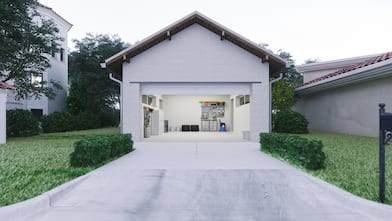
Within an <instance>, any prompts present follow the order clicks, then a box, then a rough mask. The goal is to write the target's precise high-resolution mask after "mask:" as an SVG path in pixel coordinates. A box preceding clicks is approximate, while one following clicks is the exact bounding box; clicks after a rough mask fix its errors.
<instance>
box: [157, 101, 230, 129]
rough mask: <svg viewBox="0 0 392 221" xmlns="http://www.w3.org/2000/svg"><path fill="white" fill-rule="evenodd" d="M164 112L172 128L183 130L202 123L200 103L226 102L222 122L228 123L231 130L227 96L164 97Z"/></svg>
mask: <svg viewBox="0 0 392 221" xmlns="http://www.w3.org/2000/svg"><path fill="white" fill-rule="evenodd" d="M162 98H163V99H162V101H163V112H164V118H165V120H168V121H169V128H170V127H178V128H181V125H183V124H196V125H200V123H201V120H200V118H201V104H200V101H208V100H210V101H224V102H225V116H224V118H223V119H222V122H224V123H226V126H227V128H228V130H231V122H230V119H231V116H230V114H231V113H230V96H228V95H227V96H225V95H217V96H213V95H206V96H199V95H196V96H189V95H184V96H182V95H164V96H162Z"/></svg>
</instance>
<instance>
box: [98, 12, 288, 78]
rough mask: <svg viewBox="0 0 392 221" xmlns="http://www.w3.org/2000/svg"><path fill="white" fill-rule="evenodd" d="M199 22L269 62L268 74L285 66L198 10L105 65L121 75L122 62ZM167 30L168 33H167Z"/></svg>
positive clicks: (284, 63)
mask: <svg viewBox="0 0 392 221" xmlns="http://www.w3.org/2000/svg"><path fill="white" fill-rule="evenodd" d="M193 24H199V25H201V26H202V27H204V28H206V29H208V30H210V31H211V32H213V33H215V34H216V35H218V36H221V37H222V38H223V39H225V40H228V41H230V42H232V43H233V44H235V45H237V46H239V47H241V48H242V49H244V50H246V51H248V52H249V53H251V54H253V55H255V56H257V57H259V58H260V59H261V61H260V62H266V61H267V62H269V65H270V75H274V74H277V73H278V72H279V71H280V70H282V69H283V68H284V67H285V66H286V62H285V61H284V60H283V59H281V58H279V57H277V56H276V55H274V54H272V53H270V52H268V51H266V50H264V49H262V48H260V47H259V46H257V45H256V44H255V43H253V42H251V41H249V40H247V39H245V38H244V37H242V36H240V35H238V34H236V33H235V32H233V31H231V30H230V29H228V28H226V27H224V26H222V25H219V24H217V23H215V22H214V21H212V20H211V19H209V18H207V17H206V16H204V15H201V14H200V13H199V12H194V13H192V14H191V15H189V16H187V17H185V18H183V19H182V20H180V21H179V22H177V23H175V24H173V25H171V26H168V27H167V28H165V29H163V30H161V31H160V32H158V33H156V34H154V35H153V36H151V37H149V38H147V39H146V40H144V41H142V42H140V43H139V44H137V45H135V46H131V47H130V48H128V49H125V50H124V51H122V52H120V53H118V54H116V55H114V56H113V57H111V58H109V59H107V60H106V66H107V67H108V68H109V69H110V70H111V71H113V72H116V73H118V74H120V75H122V67H121V66H122V63H123V62H125V61H127V62H129V61H130V59H131V58H132V57H135V56H136V55H138V54H140V53H142V52H144V51H146V50H148V49H149V48H151V47H153V46H155V45H157V44H159V43H160V42H162V41H164V40H166V39H169V38H170V37H171V36H173V35H175V34H177V33H179V32H180V31H182V30H184V29H185V28H187V27H189V26H191V25H193ZM168 32H169V35H168ZM222 32H224V36H222Z"/></svg>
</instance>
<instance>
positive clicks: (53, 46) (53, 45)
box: [52, 41, 56, 58]
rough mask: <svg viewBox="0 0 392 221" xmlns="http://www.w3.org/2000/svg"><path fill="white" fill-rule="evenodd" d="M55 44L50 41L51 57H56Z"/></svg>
mask: <svg viewBox="0 0 392 221" xmlns="http://www.w3.org/2000/svg"><path fill="white" fill-rule="evenodd" d="M55 48H56V44H55V43H54V41H52V57H54V58H55V57H56V50H55Z"/></svg>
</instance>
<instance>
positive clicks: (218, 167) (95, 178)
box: [0, 142, 392, 221]
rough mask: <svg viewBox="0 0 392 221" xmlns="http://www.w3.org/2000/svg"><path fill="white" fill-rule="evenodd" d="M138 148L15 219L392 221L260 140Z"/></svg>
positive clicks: (391, 210)
mask: <svg viewBox="0 0 392 221" xmlns="http://www.w3.org/2000/svg"><path fill="white" fill-rule="evenodd" d="M136 148H137V150H136V151H134V152H133V153H131V154H128V155H126V156H124V157H122V158H120V159H119V160H116V161H114V162H112V163H110V164H108V165H106V166H104V167H102V168H100V169H97V170H95V171H93V172H92V173H90V174H88V175H86V176H84V177H82V178H80V179H78V180H77V181H74V183H73V184H72V185H67V184H66V185H64V186H60V187H59V188H58V189H59V190H60V191H55V192H57V193H60V194H48V195H47V196H48V198H49V200H48V202H49V206H47V207H46V208H45V209H42V208H41V209H37V210H31V208H30V209H29V207H28V206H29V205H30V207H31V205H32V204H31V203H30V204H28V205H27V207H26V206H24V205H23V203H22V205H19V208H17V209H14V211H16V213H15V218H16V217H19V218H21V219H23V220H40V221H41V220H42V221H46V220H48V221H49V220H59V221H61V220H72V221H77V220H97V221H100V220H131V221H138V220H143V221H148V220H158V221H166V220H167V221H175V220H178V221H186V220H200V221H201V220H208V221H211V220H238V221H245V220H301V221H302V220H356V221H361V220H366V221H368V220H390V219H391V217H392V207H390V206H384V205H381V204H378V203H374V202H370V201H367V200H364V199H361V198H358V197H356V196H354V195H352V194H350V193H347V192H345V191H343V190H340V189H338V188H336V187H334V186H332V185H330V184H327V183H325V182H323V181H321V180H319V179H316V178H313V177H311V176H309V175H307V174H305V173H303V172H301V171H299V170H297V169H294V168H292V167H290V166H288V165H286V164H285V163H282V162H280V161H278V160H276V159H273V158H271V157H269V156H267V155H265V154H263V153H261V152H260V151H259V144H257V143H250V142H238V143H137V144H136ZM23 206H24V207H23ZM11 207H12V206H11ZM35 208H38V207H35ZM3 209H4V208H3ZM5 209H7V208H5ZM8 211H12V208H8ZM18 211H19V213H18ZM1 214H2V213H1V209H0V220H5V219H4V216H3V217H2V216H1ZM3 214H4V213H3ZM7 215H8V218H9V217H10V215H12V214H11V213H10V212H8V214H7ZM12 220H16V219H12Z"/></svg>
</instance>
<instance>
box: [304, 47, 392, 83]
mask: <svg viewBox="0 0 392 221" xmlns="http://www.w3.org/2000/svg"><path fill="white" fill-rule="evenodd" d="M388 59H392V51H391V52H387V53H384V54H382V55H379V56H376V57H373V58H370V59H368V60H366V61H363V62H360V63H358V64H354V65H350V66H347V67H344V68H342V69H339V70H337V71H335V72H332V73H329V74H326V75H324V76H321V77H319V78H316V79H313V80H311V81H308V82H305V83H303V84H302V85H300V86H299V87H302V86H305V85H310V84H313V83H316V82H319V81H322V80H325V79H328V78H333V77H335V76H338V75H341V74H344V73H347V72H350V71H354V70H356V69H360V68H363V67H366V66H369V65H372V64H376V63H378V62H381V61H386V60H388Z"/></svg>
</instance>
